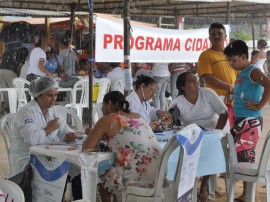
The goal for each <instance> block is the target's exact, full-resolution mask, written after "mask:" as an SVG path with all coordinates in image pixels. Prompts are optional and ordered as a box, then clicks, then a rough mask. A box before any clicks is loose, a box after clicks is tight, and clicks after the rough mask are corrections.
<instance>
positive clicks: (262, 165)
mask: <svg viewBox="0 0 270 202" xmlns="http://www.w3.org/2000/svg"><path fill="white" fill-rule="evenodd" d="M269 153H270V131H268V133H267V135H266V138H265V142H264V145H263V149H262V154H261V158H260V161H259V165H258V170H259V172H258V176H265V171H266V167H267V163H268V158H269Z"/></svg>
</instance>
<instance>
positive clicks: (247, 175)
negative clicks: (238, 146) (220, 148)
mask: <svg viewBox="0 0 270 202" xmlns="http://www.w3.org/2000/svg"><path fill="white" fill-rule="evenodd" d="M227 138H228V145H229V154H230V156H229V159H230V186H229V198H228V201H229V202H233V201H234V187H235V181H236V180H240V181H244V182H246V183H247V195H246V199H247V202H254V201H255V192H256V183H257V182H261V183H265V185H266V192H267V201H268V202H270V164H268V163H267V162H268V158H269V152H270V131H269V132H268V134H267V136H266V138H265V142H264V145H263V149H262V153H261V158H260V160H259V162H258V163H249V162H239V163H238V162H237V156H236V150H235V146H234V140H233V137H232V135H228V136H227Z"/></svg>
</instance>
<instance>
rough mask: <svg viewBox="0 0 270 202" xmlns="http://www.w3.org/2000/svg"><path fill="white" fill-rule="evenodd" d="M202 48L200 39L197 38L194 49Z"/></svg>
mask: <svg viewBox="0 0 270 202" xmlns="http://www.w3.org/2000/svg"><path fill="white" fill-rule="evenodd" d="M201 49H202V39H197V42H196V51H199V50H201Z"/></svg>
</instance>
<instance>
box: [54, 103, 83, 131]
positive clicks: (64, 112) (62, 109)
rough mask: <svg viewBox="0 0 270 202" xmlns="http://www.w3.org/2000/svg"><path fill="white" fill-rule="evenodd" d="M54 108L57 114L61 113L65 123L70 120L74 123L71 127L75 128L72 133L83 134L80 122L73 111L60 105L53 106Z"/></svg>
mask: <svg viewBox="0 0 270 202" xmlns="http://www.w3.org/2000/svg"><path fill="white" fill-rule="evenodd" d="M54 107H55V109H56V110H57V111H58V112H59V113H61V116H62V117H63V118H64V119H65V120H66V121H67V123H68V122H70V120H71V119H72V121H73V122H74V126H73V124H72V127H75V128H74V131H76V132H83V125H82V122H81V120H80V118H79V117H78V115H77V114H76V113H75V112H74V111H72V110H71V109H69V108H66V107H64V106H61V105H55V106H54ZM69 116H70V117H69ZM70 118H71V119H70ZM73 122H72V123H73Z"/></svg>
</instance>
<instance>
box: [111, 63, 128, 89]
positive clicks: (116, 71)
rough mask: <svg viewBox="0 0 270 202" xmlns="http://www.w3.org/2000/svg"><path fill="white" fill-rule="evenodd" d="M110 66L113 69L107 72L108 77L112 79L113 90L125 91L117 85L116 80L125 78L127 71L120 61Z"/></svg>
mask: <svg viewBox="0 0 270 202" xmlns="http://www.w3.org/2000/svg"><path fill="white" fill-rule="evenodd" d="M110 66H111V67H112V71H111V72H109V73H108V74H107V78H109V79H110V80H111V91H120V92H122V93H123V91H124V89H123V88H121V86H118V85H116V82H117V81H119V80H122V79H123V80H124V79H125V72H124V70H123V69H122V68H121V67H120V64H119V63H111V64H110Z"/></svg>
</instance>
